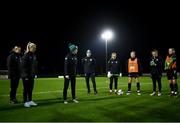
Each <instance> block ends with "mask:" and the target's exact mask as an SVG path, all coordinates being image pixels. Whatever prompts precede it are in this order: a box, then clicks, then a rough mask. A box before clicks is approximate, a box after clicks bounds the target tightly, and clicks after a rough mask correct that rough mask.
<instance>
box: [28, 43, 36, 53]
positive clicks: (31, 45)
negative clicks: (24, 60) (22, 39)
mask: <svg viewBox="0 0 180 123" xmlns="http://www.w3.org/2000/svg"><path fill="white" fill-rule="evenodd" d="M31 47H36V44H35V43H32V42H29V43H28V44H27V46H26V51H25V53H28V52H29V50H30V48H31Z"/></svg>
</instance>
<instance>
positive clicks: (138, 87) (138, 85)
mask: <svg viewBox="0 0 180 123" xmlns="http://www.w3.org/2000/svg"><path fill="white" fill-rule="evenodd" d="M137 90H138V91H140V83H139V82H137Z"/></svg>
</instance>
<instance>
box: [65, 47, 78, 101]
mask: <svg viewBox="0 0 180 123" xmlns="http://www.w3.org/2000/svg"><path fill="white" fill-rule="evenodd" d="M68 46H69V50H70V53H68V55H67V56H66V57H65V61H64V90H63V98H64V104H67V103H68V101H67V90H68V87H69V82H70V81H71V93H72V99H73V100H72V101H73V102H74V103H78V101H77V100H76V93H75V89H76V71H77V63H78V60H77V57H76V55H77V53H78V47H77V46H75V45H74V44H69V45H68Z"/></svg>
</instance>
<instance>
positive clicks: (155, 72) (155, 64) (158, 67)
mask: <svg viewBox="0 0 180 123" xmlns="http://www.w3.org/2000/svg"><path fill="white" fill-rule="evenodd" d="M151 54H152V57H151V60H150V68H151V78H152V82H153V93H152V94H150V95H151V96H155V95H156V81H157V82H158V88H159V91H158V96H161V88H162V84H161V77H162V59H161V58H160V57H159V56H158V51H157V50H153V51H152V52H151Z"/></svg>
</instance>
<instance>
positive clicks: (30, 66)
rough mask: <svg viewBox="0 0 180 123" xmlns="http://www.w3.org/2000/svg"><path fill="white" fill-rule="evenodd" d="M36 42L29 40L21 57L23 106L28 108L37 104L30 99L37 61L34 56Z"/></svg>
mask: <svg viewBox="0 0 180 123" xmlns="http://www.w3.org/2000/svg"><path fill="white" fill-rule="evenodd" d="M35 51H36V44H34V43H31V42H29V43H28V45H27V50H26V52H25V54H24V55H23V57H22V64H21V71H22V73H21V76H22V80H23V87H24V92H23V99H24V107H26V108H29V107H31V106H37V104H36V103H35V102H34V101H32V91H33V87H34V78H35V75H36V72H37V61H36V56H35Z"/></svg>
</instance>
